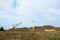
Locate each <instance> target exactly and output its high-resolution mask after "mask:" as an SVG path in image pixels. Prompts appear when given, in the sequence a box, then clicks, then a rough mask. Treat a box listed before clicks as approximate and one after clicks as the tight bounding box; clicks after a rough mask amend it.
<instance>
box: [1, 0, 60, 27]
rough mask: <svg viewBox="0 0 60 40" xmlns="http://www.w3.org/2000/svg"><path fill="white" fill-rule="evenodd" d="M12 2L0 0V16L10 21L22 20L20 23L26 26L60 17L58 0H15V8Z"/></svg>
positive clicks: (49, 21) (11, 0) (48, 22)
mask: <svg viewBox="0 0 60 40" xmlns="http://www.w3.org/2000/svg"><path fill="white" fill-rule="evenodd" d="M14 2H15V1H14V0H1V1H0V18H2V19H9V20H11V22H12V23H13V22H16V23H17V22H19V21H23V24H22V25H26V26H27V24H28V25H30V24H31V25H40V24H45V23H46V24H51V23H52V22H55V21H57V20H58V19H59V17H60V7H59V5H60V4H59V0H16V8H15V7H14V6H15V4H14ZM59 20H60V19H59ZM1 21H2V20H1ZM53 24H54V23H53Z"/></svg>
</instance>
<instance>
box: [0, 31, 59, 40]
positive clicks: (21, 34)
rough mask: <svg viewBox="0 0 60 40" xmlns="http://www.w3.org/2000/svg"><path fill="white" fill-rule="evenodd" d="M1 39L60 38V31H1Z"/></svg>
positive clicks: (42, 39)
mask: <svg viewBox="0 0 60 40" xmlns="http://www.w3.org/2000/svg"><path fill="white" fill-rule="evenodd" d="M0 40H60V31H56V32H44V31H39V32H35V31H34V32H33V31H31V32H28V31H0Z"/></svg>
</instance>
